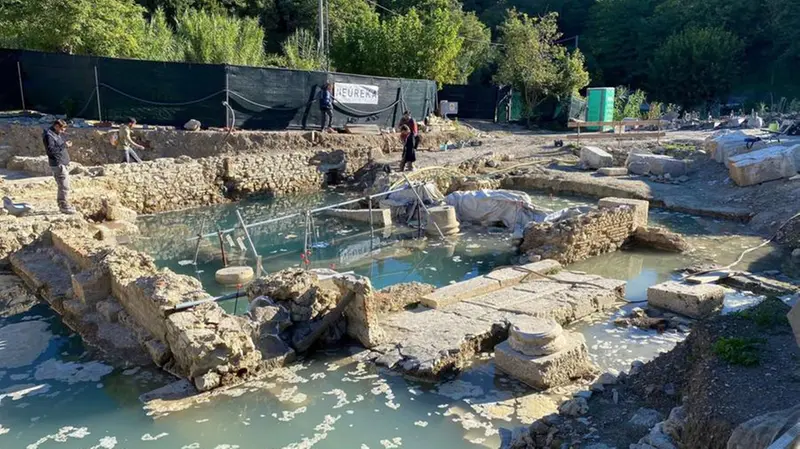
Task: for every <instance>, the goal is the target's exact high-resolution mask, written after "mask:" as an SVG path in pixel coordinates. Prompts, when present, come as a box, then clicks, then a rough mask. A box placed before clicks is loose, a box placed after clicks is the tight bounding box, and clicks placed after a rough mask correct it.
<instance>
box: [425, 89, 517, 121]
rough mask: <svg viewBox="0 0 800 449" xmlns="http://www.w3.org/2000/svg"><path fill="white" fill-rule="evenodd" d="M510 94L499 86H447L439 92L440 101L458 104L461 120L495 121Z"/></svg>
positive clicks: (458, 115)
mask: <svg viewBox="0 0 800 449" xmlns="http://www.w3.org/2000/svg"><path fill="white" fill-rule="evenodd" d="M507 93H508V89H507V88H506V89H503V88H500V87H497V86H471V85H458V84H445V85H444V86H442V90H441V91H440V92H439V100H440V101H443V100H446V101H454V102H457V103H458V114H455V116H457V117H459V118H471V119H481V120H494V119H495V117H496V115H495V114H496V113H497V106H498V104H499V103H500V101H501V100H502V99H503V98H504V97H505V95H506V94H507Z"/></svg>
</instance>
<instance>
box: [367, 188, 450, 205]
mask: <svg viewBox="0 0 800 449" xmlns="http://www.w3.org/2000/svg"><path fill="white" fill-rule="evenodd" d="M417 195H419V196H420V198H422V201H424V202H425V203H426V204H434V203H438V202H440V201H442V200H443V199H444V195H442V192H440V191H439V189H438V188H436V184H434V183H432V182H429V183H427V184H425V185H424V186H419V187H417ZM417 195H415V194H414V191H413V190H411V189H410V188H408V184H406V189H405V190H401V191H399V192H395V193H392V194H389V195H388V196H387V197H386V199H385V200H384V201H382V202H381V204H382V205H383V204H386V205H390V206H408V205H413V204H415V203H416V202H417Z"/></svg>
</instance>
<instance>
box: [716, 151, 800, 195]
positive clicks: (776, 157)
mask: <svg viewBox="0 0 800 449" xmlns="http://www.w3.org/2000/svg"><path fill="white" fill-rule="evenodd" d="M796 152H800V145H794V146H791V147H782V146H774V147H769V148H764V149H761V150H758V151H753V152H751V153H746V154H741V155H739V156H734V157H732V158H731V159H730V160H729V161H728V173H729V175H730V177H731V179H733V182H735V183H736V185H738V186H742V187H744V186H751V185H755V184H760V183H762V182H767V181H774V180H776V179H781V178H790V177H792V176H794V175H796V174H797V166H796V165H795V153H796Z"/></svg>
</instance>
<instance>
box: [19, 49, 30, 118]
mask: <svg viewBox="0 0 800 449" xmlns="http://www.w3.org/2000/svg"><path fill="white" fill-rule="evenodd" d="M17 76H18V77H19V96H20V98H21V99H22V110H23V111H27V110H28V108H26V107H25V91H24V90H23V89H22V67H21V66H20V64H19V61H17Z"/></svg>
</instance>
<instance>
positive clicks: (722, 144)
mask: <svg viewBox="0 0 800 449" xmlns="http://www.w3.org/2000/svg"><path fill="white" fill-rule="evenodd" d="M752 137H754V135H753V134H749V133H746V132H742V131H732V132H726V133H724V134H722V135H719V136H715V137H711V138H709V139H707V140H706V141H705V142H703V148H704V149H705V150H706V151H707V152H708V154H710V155H711V157H712V158H713V159H714V160H715V161H717V162H719V163H720V164H727V163H728V160H729V159H730V158H732V157H734V156H738V155H740V154H744V153H749V152H751V151H756V150H760V149H762V148H765V147H766V145H767V144H766V143H765V142H763V141H759V142H755V143H753V145H752V146H751V147H750V148H747V140H746V139H748V138H752Z"/></svg>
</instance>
